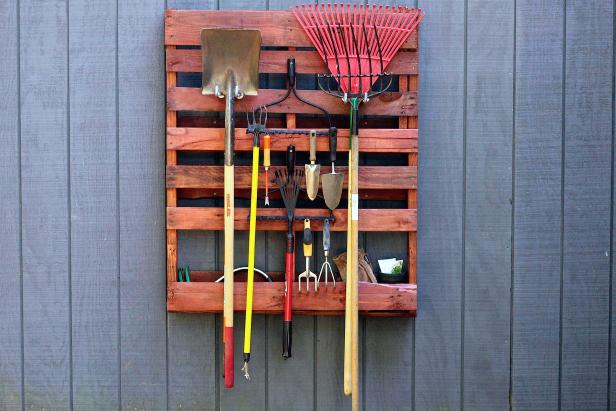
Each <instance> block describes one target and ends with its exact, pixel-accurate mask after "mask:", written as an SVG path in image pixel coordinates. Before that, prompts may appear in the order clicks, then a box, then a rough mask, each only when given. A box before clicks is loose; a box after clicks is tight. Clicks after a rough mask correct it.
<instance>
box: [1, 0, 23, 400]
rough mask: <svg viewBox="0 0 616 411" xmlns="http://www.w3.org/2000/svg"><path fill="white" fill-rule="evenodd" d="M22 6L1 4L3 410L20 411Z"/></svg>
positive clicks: (13, 3) (7, 3) (11, 3)
mask: <svg viewBox="0 0 616 411" xmlns="http://www.w3.org/2000/svg"><path fill="white" fill-rule="evenodd" d="M18 16H19V14H18V4H17V3H16V2H3V3H0V37H1V38H2V39H4V41H3V42H2V43H1V44H0V55H2V56H3V63H2V65H1V66H0V95H1V96H2V99H1V100H0V113H1V114H0V118H1V120H0V140H1V141H2V142H3V146H2V150H0V189H1V190H2V197H1V198H0V209H1V210H2V213H0V226H2V227H3V234H2V236H0V249H1V250H2V255H3V262H2V265H0V312H1V313H2V315H0V329H2V330H3V332H2V333H0V381H2V383H1V384H0V409H7V410H9V409H21V406H22V395H21V393H22V383H21V382H22V379H21V378H22V368H21V355H22V345H21V341H22V340H21V337H22V334H21V320H22V317H21V306H22V305H21V257H20V256H21V249H20V246H21V235H20V233H21V214H20V213H21V211H20V210H21V204H20V201H21V197H20V181H19V177H20V170H19V167H20V157H19V154H20V153H19V149H20V146H19V143H20V141H19V140H20V130H19V38H18V33H19V31H18V25H19V21H18Z"/></svg>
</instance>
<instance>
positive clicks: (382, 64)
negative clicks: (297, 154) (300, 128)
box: [291, 4, 423, 409]
mask: <svg viewBox="0 0 616 411" xmlns="http://www.w3.org/2000/svg"><path fill="white" fill-rule="evenodd" d="M291 10H292V11H293V13H294V14H295V17H297V20H298V21H299V23H300V24H301V25H302V27H303V28H304V31H305V32H306V34H307V35H308V37H309V38H310V41H311V42H312V44H313V45H314V46H315V48H316V49H317V52H318V53H319V54H320V55H321V58H322V59H323V60H324V61H325V63H326V64H327V67H328V68H329V71H330V73H331V74H322V75H319V76H318V83H319V88H321V90H323V91H324V92H325V93H327V94H330V95H333V96H336V97H340V98H341V99H342V101H344V102H345V103H347V102H348V103H349V105H350V120H349V123H350V125H349V128H350V148H349V193H348V196H349V200H348V201H349V205H348V210H349V211H348V213H349V216H348V217H349V219H348V227H347V264H348V265H347V299H346V301H347V302H346V304H347V305H346V323H345V367H344V371H345V372H344V376H345V378H344V392H345V394H346V395H350V394H353V400H352V405H353V409H358V406H359V402H358V401H359V399H358V398H359V376H358V372H359V366H358V350H359V348H358V344H357V339H358V338H357V337H358V333H357V328H358V326H357V322H358V318H357V315H358V313H357V303H358V296H357V293H358V284H357V267H358V253H357V249H358V220H359V211H358V203H359V198H358V164H359V162H358V159H359V149H358V147H359V144H358V143H359V142H358V114H359V104H360V103H361V102H367V101H369V100H370V98H372V97H375V96H377V95H379V94H381V93H383V92H385V91H386V90H387V89H388V88H389V87H390V86H391V84H392V79H393V78H392V76H391V75H390V74H388V73H387V72H386V71H385V68H386V67H387V65H388V64H389V62H390V61H391V60H392V58H393V57H394V55H395V54H396V53H397V52H398V49H399V48H400V47H401V46H402V44H403V43H404V41H405V40H406V39H407V38H408V36H409V35H410V34H411V33H412V32H413V31H414V30H415V28H416V27H417V25H418V24H419V22H420V21H421V19H422V18H423V13H422V12H421V11H420V10H418V9H409V8H406V7H389V6H386V7H383V6H376V5H374V6H364V5H360V6H357V5H350V4H347V5H342V4H340V5H339V4H334V5H331V4H327V5H325V4H321V5H318V6H317V5H315V6H313V5H307V6H296V7H295V8H292V9H291Z"/></svg>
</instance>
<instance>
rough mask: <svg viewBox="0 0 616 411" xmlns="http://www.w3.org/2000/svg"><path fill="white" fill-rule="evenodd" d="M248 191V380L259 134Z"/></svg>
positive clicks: (245, 330)
mask: <svg viewBox="0 0 616 411" xmlns="http://www.w3.org/2000/svg"><path fill="white" fill-rule="evenodd" d="M251 185H252V187H251V191H250V225H249V232H248V278H247V279H248V284H247V285H246V321H245V323H244V366H243V367H242V371H244V377H246V379H247V380H249V379H250V374H249V373H248V361H250V340H251V335H252V296H253V292H254V291H253V290H254V278H255V237H256V233H257V191H258V189H259V133H258V132H255V133H253V139H252V178H251Z"/></svg>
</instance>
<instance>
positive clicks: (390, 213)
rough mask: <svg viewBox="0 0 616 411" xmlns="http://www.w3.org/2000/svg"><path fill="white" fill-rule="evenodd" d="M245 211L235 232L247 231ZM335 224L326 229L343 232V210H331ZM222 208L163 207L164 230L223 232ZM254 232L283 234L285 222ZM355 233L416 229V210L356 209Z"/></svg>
mask: <svg viewBox="0 0 616 411" xmlns="http://www.w3.org/2000/svg"><path fill="white" fill-rule="evenodd" d="M248 213H249V209H248V208H237V207H236V208H235V229H236V230H242V231H246V230H248ZM333 213H334V217H335V218H336V221H335V222H333V223H332V224H331V226H330V228H331V230H332V231H346V229H347V210H346V209H336V210H334V212H333ZM257 215H259V216H267V215H269V216H281V217H282V216H286V215H287V214H286V210H285V209H284V208H258V209H257ZM295 215H296V216H306V217H308V218H310V217H319V216H320V217H325V216H328V215H329V210H323V209H312V208H303V209H301V208H300V209H296V210H295ZM223 221H224V220H223V208H222V207H167V228H170V229H176V230H218V231H220V230H222V229H223ZM310 228H311V229H312V230H314V231H322V230H323V223H322V222H321V221H318V220H314V221H312V222H311V226H310ZM294 229H295V230H296V231H301V230H303V222H302V221H296V222H295V224H294ZM257 230H260V231H264V230H265V231H286V230H287V222H286V221H285V220H275V221H258V220H257ZM359 230H360V231H379V232H389V231H392V232H393V231H398V232H402V231H416V230H417V210H416V209H360V210H359Z"/></svg>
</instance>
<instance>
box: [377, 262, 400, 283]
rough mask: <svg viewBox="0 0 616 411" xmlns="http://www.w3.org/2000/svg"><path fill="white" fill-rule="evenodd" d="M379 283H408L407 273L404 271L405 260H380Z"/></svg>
mask: <svg viewBox="0 0 616 411" xmlns="http://www.w3.org/2000/svg"><path fill="white" fill-rule="evenodd" d="M377 277H378V280H379V283H389V284H392V283H404V282H406V271H405V270H404V260H397V259H395V258H388V259H386V260H379V274H378V275H377Z"/></svg>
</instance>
